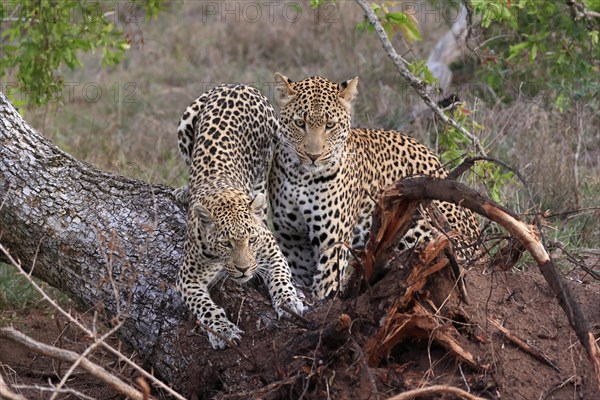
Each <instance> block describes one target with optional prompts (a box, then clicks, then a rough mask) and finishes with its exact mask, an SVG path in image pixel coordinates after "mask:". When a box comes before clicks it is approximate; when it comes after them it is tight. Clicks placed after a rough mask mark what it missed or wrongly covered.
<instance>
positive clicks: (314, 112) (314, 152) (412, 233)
mask: <svg viewBox="0 0 600 400" xmlns="http://www.w3.org/2000/svg"><path fill="white" fill-rule="evenodd" d="M275 82H276V87H277V93H278V96H279V100H280V106H281V110H280V116H279V122H280V130H279V135H278V137H279V141H278V143H277V145H276V148H275V152H274V160H273V167H272V171H271V174H270V177H269V186H270V190H271V191H270V194H269V201H270V204H271V207H272V210H273V226H274V233H275V236H276V238H277V241H278V243H279V245H280V247H281V249H282V251H283V253H284V255H285V256H286V258H287V259H288V262H289V264H290V267H291V269H292V273H293V275H294V277H295V278H296V279H299V280H300V281H302V282H303V283H304V284H306V285H309V286H311V287H312V291H313V293H314V294H315V295H316V296H317V297H319V298H325V297H327V296H329V295H331V294H332V293H335V292H336V290H337V289H338V288H339V287H340V282H343V280H344V278H345V275H346V274H345V271H346V265H347V260H348V253H349V252H348V250H347V248H346V247H345V246H344V244H352V245H353V246H354V247H361V246H364V244H365V243H366V241H367V239H368V235H369V231H370V224H371V215H372V213H373V211H374V206H375V204H374V201H373V199H375V198H377V196H378V195H379V192H380V190H381V188H383V187H386V186H388V185H390V184H392V183H393V182H395V181H397V180H399V179H400V178H403V177H408V176H413V175H432V176H437V177H444V176H446V174H447V172H446V170H445V169H444V168H443V167H442V165H441V163H440V161H439V160H438V158H437V157H436V156H435V155H434V154H433V153H432V152H431V150H429V149H428V148H427V147H426V146H424V145H422V144H421V143H419V142H417V141H416V140H415V139H413V138H411V137H410V136H407V135H405V134H403V133H400V132H395V131H382V130H371V129H351V128H350V120H351V107H352V101H353V99H354V96H355V95H356V92H357V91H356V87H357V83H358V78H354V79H352V80H349V81H346V82H343V83H341V84H337V83H333V82H331V81H329V80H327V79H324V78H321V77H318V76H315V77H311V78H307V79H304V80H302V81H300V82H292V81H291V80H289V79H288V78H286V77H285V76H283V75H280V74H275ZM435 204H437V205H438V207H439V209H440V210H441V212H442V214H443V215H444V216H445V217H446V219H447V221H448V223H449V226H450V227H451V228H453V229H455V230H457V231H458V232H459V233H460V234H461V235H462V236H461V241H462V242H464V243H469V244H470V243H472V241H473V239H474V238H475V237H477V232H478V226H477V221H476V220H475V219H474V217H473V215H472V213H471V212H470V211H468V210H465V209H463V208H460V207H456V206H455V205H453V204H449V203H443V202H435ZM422 212H423V211H422ZM433 230H434V228H432V226H431V225H430V224H429V223H428V220H427V218H423V217H419V218H416V219H415V221H414V223H413V226H412V228H411V229H410V230H409V232H408V233H407V235H406V236H405V237H404V239H403V244H402V246H403V247H408V246H412V245H414V244H415V243H416V242H418V241H423V240H429V238H430V237H431V235H432V232H433ZM457 247H459V246H457Z"/></svg>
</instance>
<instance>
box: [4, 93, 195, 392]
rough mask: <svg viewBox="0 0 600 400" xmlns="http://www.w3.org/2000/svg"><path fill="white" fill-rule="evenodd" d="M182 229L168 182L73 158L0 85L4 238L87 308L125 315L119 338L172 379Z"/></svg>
mask: <svg viewBox="0 0 600 400" xmlns="http://www.w3.org/2000/svg"><path fill="white" fill-rule="evenodd" d="M184 234H185V211H184V209H183V208H182V207H180V206H179V205H178V204H177V203H176V202H175V201H174V198H173V197H172V195H171V189H170V188H168V187H165V186H161V185H153V184H149V183H146V182H141V181H136V180H132V179H127V178H124V177H121V176H117V175H114V174H110V173H107V172H102V171H100V170H98V169H96V168H94V167H93V166H91V165H89V164H87V163H83V162H80V161H77V160H76V159H74V158H73V157H71V156H69V155H68V154H66V153H64V152H62V151H61V150H59V149H58V148H57V147H56V146H54V145H53V144H52V143H51V142H50V141H48V140H47V139H45V138H44V137H43V136H41V135H40V134H39V133H37V132H36V131H35V130H34V129H32V128H31V127H29V126H28V125H27V124H26V123H25V122H24V121H23V119H22V118H21V116H20V115H19V114H18V112H17V110H15V108H14V107H13V106H12V105H11V104H10V103H9V101H8V100H7V98H6V97H5V96H4V94H2V93H0V243H2V244H3V245H4V246H5V247H6V248H7V249H9V251H10V253H11V254H12V255H13V256H14V257H17V258H18V259H19V260H20V262H21V264H22V265H23V267H25V268H31V270H32V273H33V275H34V276H36V277H38V278H40V279H42V280H44V281H45V282H48V283H49V284H51V285H52V286H55V287H57V288H59V289H60V290H61V291H63V292H65V293H66V294H67V295H69V296H70V297H71V298H72V299H74V300H75V301H77V302H79V303H80V304H81V306H82V307H84V308H85V309H90V308H98V309H100V310H101V311H102V312H104V313H105V315H106V317H107V318H108V319H110V318H112V317H114V316H117V315H119V314H121V315H122V316H125V317H126V318H127V321H126V323H125V325H124V326H123V327H122V328H121V329H120V331H119V335H120V336H121V338H122V339H124V340H125V341H126V342H127V343H129V344H130V345H131V346H132V347H133V348H134V349H135V350H136V351H138V352H139V353H140V355H141V357H142V358H143V359H144V360H145V361H147V362H148V363H149V364H150V365H151V366H152V367H153V368H154V371H155V372H156V373H158V374H159V375H160V376H161V377H162V378H163V379H165V380H167V381H168V382H170V383H171V384H172V385H173V386H174V387H175V388H181V387H182V384H183V382H182V379H184V378H183V376H184V375H185V374H182V371H183V370H184V368H185V367H186V366H185V365H184V362H185V357H183V356H182V354H181V350H180V348H179V346H178V344H177V343H178V339H177V330H176V329H175V328H176V327H177V326H179V325H180V324H182V322H184V321H187V320H188V315H187V313H186V308H185V306H184V304H183V302H182V301H181V299H180V297H179V295H178V294H177V293H176V291H175V285H174V282H175V276H176V271H177V268H178V266H179V263H180V260H182V259H183V239H184Z"/></svg>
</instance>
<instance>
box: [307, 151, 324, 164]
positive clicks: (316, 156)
mask: <svg viewBox="0 0 600 400" xmlns="http://www.w3.org/2000/svg"><path fill="white" fill-rule="evenodd" d="M306 156H307V157H308V158H310V159H311V161H312V162H315V161H317V158H319V157H321V154H310V153H306Z"/></svg>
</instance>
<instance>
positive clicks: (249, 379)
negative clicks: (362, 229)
mask: <svg viewBox="0 0 600 400" xmlns="http://www.w3.org/2000/svg"><path fill="white" fill-rule="evenodd" d="M407 272H408V271H406V270H405V269H398V268H394V269H392V270H391V271H389V272H388V274H387V275H385V276H384V278H383V279H382V280H380V281H379V282H377V283H376V284H374V285H373V286H372V287H371V288H370V289H369V290H368V291H367V292H366V293H365V294H363V295H362V296H360V297H358V298H357V299H353V300H349V301H345V302H343V301H341V300H339V299H336V300H334V301H333V302H328V303H324V304H322V305H319V306H313V308H312V310H311V311H310V312H309V313H308V314H307V315H306V318H307V319H308V320H310V321H311V322H312V323H313V326H311V327H299V326H297V325H296V324H293V323H291V322H289V321H273V320H272V318H273V314H272V312H271V311H270V306H269V305H268V302H267V301H264V300H262V297H260V295H258V296H257V293H256V292H255V291H254V290H253V289H251V288H247V287H246V288H240V287H238V286H234V285H229V284H227V285H226V286H227V289H228V291H229V290H230V291H231V292H232V293H234V294H235V296H232V297H233V298H232V299H230V298H227V297H229V296H227V297H224V296H223V295H221V294H218V293H217V294H216V296H215V297H217V298H218V301H219V303H220V304H231V306H230V307H229V309H228V310H227V311H228V312H229V315H230V316H232V318H233V319H234V320H235V319H236V318H238V319H239V322H238V323H239V325H240V326H241V327H242V329H244V331H245V335H244V339H243V341H242V343H241V345H240V347H239V349H240V350H241V352H243V353H244V354H245V355H246V356H247V357H248V360H244V359H243V358H242V356H241V355H240V354H239V353H238V352H236V351H234V350H233V349H227V350H224V351H220V352H215V351H213V350H211V349H209V348H208V343H207V341H206V340H201V341H198V340H197V336H198V335H202V333H200V332H198V331H197V330H196V329H194V325H193V322H192V321H191V320H190V322H189V323H188V325H187V326H185V327H182V328H181V334H180V337H181V346H182V349H184V353H185V354H186V355H187V356H188V357H189V369H188V370H187V371H186V372H185V373H187V375H188V377H189V386H188V388H186V390H185V393H186V395H187V396H188V397H190V398H201V399H204V398H206V399H208V398H218V399H225V398H265V399H288V398H289V399H298V398H300V397H302V395H303V394H304V397H303V398H305V399H328V398H331V399H377V398H380V399H385V398H387V397H390V396H392V395H394V394H398V393H400V392H402V391H405V390H408V389H413V388H417V387H421V386H428V385H433V384H447V385H452V386H456V387H460V388H462V389H465V390H470V391H471V393H473V394H477V395H479V396H481V397H483V398H486V399H515V400H518V399H525V400H538V399H547V400H552V399H554V400H564V399H584V400H594V399H598V398H600V391H599V390H598V388H597V386H596V382H594V380H593V377H592V375H591V373H590V364H589V362H588V360H587V358H586V355H585V352H584V351H583V348H582V346H581V345H580V344H579V342H578V340H577V338H576V336H575V334H574V332H573V330H572V329H571V328H570V326H569V325H568V322H567V319H566V317H565V315H564V313H563V311H562V309H561V308H560V307H559V305H558V303H557V301H556V299H555V298H554V295H553V294H552V293H551V290H550V288H549V287H548V285H547V284H546V282H545V281H544V280H543V278H542V277H541V276H540V274H539V272H538V271H537V267H535V266H532V267H531V268H530V269H529V270H528V271H527V272H499V271H492V272H486V271H485V268H484V267H483V266H479V267H477V268H474V269H472V270H470V271H468V272H467V273H466V276H465V282H466V289H467V292H468V304H465V303H464V302H462V301H460V299H459V296H457V295H456V292H454V291H452V284H453V279H452V278H451V275H450V274H449V272H448V271H447V270H445V269H444V270H442V271H440V272H438V273H436V274H434V275H432V276H431V277H430V279H429V281H428V283H427V285H426V286H425V287H424V288H423V289H422V290H421V291H419V292H418V293H417V294H416V295H415V297H414V298H415V300H416V301H415V302H414V303H413V304H417V303H418V304H422V305H423V306H424V307H425V308H426V309H428V310H434V309H435V308H438V309H439V315H440V316H443V318H442V319H439V320H438V323H439V327H438V328H439V330H440V331H443V330H445V329H447V327H444V326H443V323H444V321H445V322H448V326H450V328H451V327H455V328H456V331H455V333H454V334H453V335H454V337H455V338H456V339H457V342H458V343H459V344H460V346H462V347H463V348H464V349H465V350H466V351H468V352H470V353H471V354H472V355H473V356H474V360H475V364H476V366H469V365H468V363H466V362H464V361H461V360H459V359H458V358H457V357H456V355H455V354H453V353H451V352H449V351H448V350H447V349H446V348H445V347H443V346H442V345H440V344H439V342H437V341H435V340H431V339H430V336H431V335H430V334H431V332H426V331H419V330H418V329H413V330H412V331H410V332H408V333H407V336H406V337H405V338H404V339H403V340H402V341H401V342H400V343H399V344H398V345H396V346H394V347H393V348H392V349H391V351H390V352H389V354H388V353H386V354H385V356H384V357H383V358H382V359H381V360H380V361H378V362H377V363H376V364H375V365H372V366H371V367H369V368H367V358H368V354H367V353H368V352H367V351H366V350H365V349H366V348H367V346H366V343H367V342H368V341H369V339H370V338H372V337H374V335H375V334H376V331H377V330H378V328H379V321H381V320H382V319H383V317H384V316H385V314H386V312H387V311H388V310H389V309H390V308H391V304H392V303H393V301H394V300H395V299H397V298H398V297H399V296H401V295H402V294H403V293H404V290H405V287H404V286H402V284H399V282H403V279H404V278H405V277H406V275H407ZM571 276H572V275H571ZM569 286H570V288H571V289H572V290H573V292H574V293H575V294H576V296H577V298H578V299H579V301H580V302H581V304H582V306H583V308H584V311H585V313H586V315H587V316H588V318H589V319H590V322H591V324H592V326H593V329H594V332H595V333H596V334H597V333H598V331H600V307H599V306H598V304H599V303H598V298H600V285H598V284H594V283H593V282H584V283H582V282H581V281H580V280H579V279H577V280H575V279H573V280H569ZM263 296H264V294H263ZM240 299H243V300H240ZM442 303H443V306H441V307H440V305H441V304H442ZM433 305H435V308H434V307H433ZM240 310H241V311H240ZM342 314H346V315H347V316H348V317H349V319H348V320H347V321H346V323H347V322H348V321H349V322H350V325H351V329H350V331H351V334H348V332H349V331H348V330H347V329H346V328H341V329H340V328H339V326H340V323H339V322H338V321H339V320H340V316H341V315H342ZM257 316H258V319H257ZM488 317H490V318H494V319H496V320H499V321H501V322H502V323H503V326H505V327H506V328H507V329H508V330H510V332H512V333H513V334H514V335H516V336H517V337H519V338H521V339H523V340H524V341H526V342H527V343H529V344H531V345H533V346H535V347H537V348H538V349H540V350H541V351H542V352H544V353H545V354H546V355H547V356H548V357H549V358H550V359H551V360H552V361H553V362H554V364H555V366H556V367H557V368H558V371H557V370H555V369H553V368H552V367H550V366H548V365H546V364H544V363H541V362H540V361H538V360H536V359H534V358H533V357H532V356H530V355H528V354H526V353H524V352H523V351H522V350H520V349H519V348H517V347H516V346H515V345H514V344H512V343H510V342H509V341H508V340H506V338H505V337H504V336H502V335H501V334H500V333H499V332H498V330H497V329H496V328H494V327H493V326H492V325H491V324H490V323H488V322H487V318H488ZM15 320H16V321H17V323H15V326H16V327H18V328H19V329H21V330H23V331H24V332H25V333H28V334H30V335H31V336H33V337H34V338H36V339H38V340H41V341H44V342H45V343H50V344H57V345H61V346H63V347H65V348H69V349H72V350H76V351H81V350H82V349H83V348H84V347H85V345H86V343H88V342H87V340H86V338H85V337H84V336H83V335H82V334H80V333H79V332H78V330H77V329H75V328H74V327H65V325H64V322H62V323H61V324H57V323H56V320H59V321H60V318H57V317H56V316H53V317H52V318H49V315H48V312H46V311H39V310H32V311H31V312H30V313H28V314H26V315H19V316H17V317H16V319H15ZM258 320H260V321H261V322H260V323H258V322H257V321H258ZM89 322H91V321H89ZM269 325H270V326H269ZM336 326H337V327H336ZM347 326H348V325H346V327H347ZM199 342H200V344H198V343H199ZM319 343H320V344H319ZM95 360H96V361H97V362H99V363H103V364H104V365H105V366H107V367H108V368H111V369H112V370H115V369H116V366H115V363H114V361H112V359H110V358H109V357H107V356H106V354H103V353H102V352H97V353H95ZM0 363H1V364H2V365H3V366H4V367H3V369H2V373H3V375H4V376H5V379H6V380H7V381H8V382H10V383H11V384H14V383H18V384H30V385H34V384H38V385H44V384H46V383H47V381H48V379H50V380H51V381H52V382H57V379H58V376H60V374H61V372H64V371H65V370H66V369H67V368H68V366H66V365H58V364H57V363H56V362H53V361H52V360H49V359H47V358H44V357H39V356H35V355H33V354H31V353H29V352H27V351H25V350H23V349H20V348H19V347H17V346H14V345H12V344H9V343H5V342H2V341H0ZM124 375H125V378H131V372H128V371H125V372H124ZM268 385H271V386H268ZM69 387H71V388H74V389H77V390H80V391H82V392H84V393H86V394H88V395H90V396H92V397H94V398H101V399H109V398H119V396H118V395H115V393H114V392H113V391H112V390H111V389H109V388H107V387H106V386H105V385H103V384H102V383H99V382H97V381H95V380H94V379H91V378H90V377H89V376H87V375H85V374H84V373H81V372H79V373H78V374H77V375H76V376H75V377H74V378H73V379H71V380H70V381H69ZM23 392H24V393H25V394H26V395H27V396H28V397H29V398H32V399H33V398H40V399H42V398H48V395H42V394H39V393H38V392H35V391H23ZM63 398H67V397H66V396H64V397H63ZM431 398H436V399H452V398H455V397H452V396H447V397H443V396H442V397H440V396H438V397H431Z"/></svg>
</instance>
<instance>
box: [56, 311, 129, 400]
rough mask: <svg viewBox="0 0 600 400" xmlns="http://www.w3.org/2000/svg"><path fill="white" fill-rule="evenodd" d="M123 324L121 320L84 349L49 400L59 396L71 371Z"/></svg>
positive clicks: (123, 321)
mask: <svg viewBox="0 0 600 400" xmlns="http://www.w3.org/2000/svg"><path fill="white" fill-rule="evenodd" d="M123 323H125V320H124V319H123V320H121V321H119V323H118V324H117V325H116V326H115V327H113V328H112V329H111V330H109V331H108V332H106V333H105V334H104V335H102V337H100V339H97V340H96V341H95V342H94V343H92V344H91V345H90V346H88V348H87V349H85V351H84V352H83V353H81V355H80V356H79V358H77V360H75V362H74V363H73V365H71V368H69V370H68V371H67V372H66V373H65V375H64V376H63V377H62V379H61V380H60V382H59V383H58V385H56V391H55V392H54V394H53V395H52V396H51V397H50V400H54V399H56V396H58V395H59V390H60V389H62V387H63V386H64V385H65V383H67V380H68V379H69V377H70V376H71V374H72V373H73V371H75V368H77V367H78V366H79V365H80V364H81V362H82V361H83V360H84V359H85V358H86V357H87V356H88V355H89V354H90V353H91V352H92V351H94V349H96V348H97V347H98V346H99V345H100V344H101V343H103V342H104V341H105V340H106V339H108V338H109V337H110V336H111V335H113V334H114V333H115V332H116V331H118V330H119V328H121V327H122V326H123ZM94 339H95V338H94Z"/></svg>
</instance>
